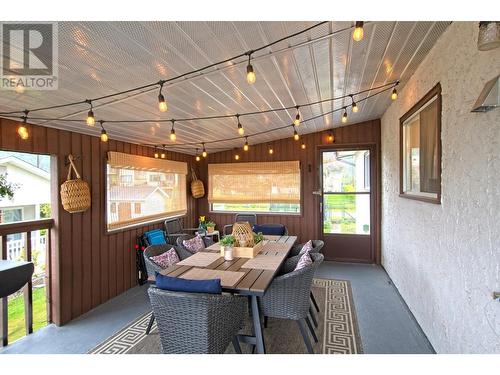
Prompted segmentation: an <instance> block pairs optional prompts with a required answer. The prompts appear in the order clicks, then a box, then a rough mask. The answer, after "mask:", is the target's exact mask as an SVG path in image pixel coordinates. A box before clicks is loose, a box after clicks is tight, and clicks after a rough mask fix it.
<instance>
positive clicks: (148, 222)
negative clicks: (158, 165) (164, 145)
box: [102, 154, 190, 235]
mask: <svg viewBox="0 0 500 375" xmlns="http://www.w3.org/2000/svg"><path fill="white" fill-rule="evenodd" d="M129 155H131V156H141V155H134V154H129ZM182 163H186V165H187V168H190V163H188V162H182ZM108 164H109V160H108V157H106V158H104V163H103V164H102V170H103V173H104V177H105V178H104V184H103V185H104V191H103V194H104V207H103V209H104V220H103V224H104V234H105V235H113V234H115V233H120V232H125V231H128V230H131V229H134V228H142V227H145V226H148V225H153V224H159V223H163V222H165V220H167V219H175V218H185V217H186V216H187V213H184V214H177V213H176V214H172V215H168V214H166V215H165V216H162V217H158V218H152V219H150V220H145V221H140V222H137V223H131V224H129V225H124V226H121V227H119V228H112V229H110V228H109V227H108V211H107V208H108V178H107V176H108V174H107V170H108ZM188 190H189V182H188V175H186V190H185V194H186V210H188V206H189V193H188ZM130 203H134V202H130ZM132 209H133V208H132V207H131V210H132ZM116 210H117V212H118V205H116Z"/></svg>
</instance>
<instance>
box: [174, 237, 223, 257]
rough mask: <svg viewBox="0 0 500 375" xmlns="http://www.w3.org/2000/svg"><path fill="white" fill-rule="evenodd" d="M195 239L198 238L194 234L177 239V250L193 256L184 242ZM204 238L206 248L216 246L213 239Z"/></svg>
mask: <svg viewBox="0 0 500 375" xmlns="http://www.w3.org/2000/svg"><path fill="white" fill-rule="evenodd" d="M194 237H196V235H193V234H185V235H183V236H180V237H177V250H178V251H182V252H183V253H188V254H189V255H193V253H192V252H190V251H189V250H188V249H186V247H185V246H184V244H183V243H182V241H185V240H190V239H192V238H194ZM202 238H203V243H204V244H205V247H209V246H211V245H213V244H214V240H213V239H212V238H211V237H202Z"/></svg>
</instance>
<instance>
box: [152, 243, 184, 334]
mask: <svg viewBox="0 0 500 375" xmlns="http://www.w3.org/2000/svg"><path fill="white" fill-rule="evenodd" d="M172 248H174V249H175V252H176V253H177V255H178V256H179V259H180V260H183V259H186V258H187V257H189V256H191V255H193V254H191V253H190V252H189V251H187V250H186V249H179V248H176V247H174V246H172V245H150V246H148V247H146V249H144V252H143V257H144V263H145V264H146V271H147V272H148V276H154V275H155V273H156V272H161V271H162V270H163V268H161V267H160V266H159V265H158V264H156V263H155V262H153V261H152V260H151V259H150V258H151V257H155V256H157V255H161V254H163V253H165V252H167V251H168V250H170V249H172ZM154 321H155V316H154V314H151V318H149V323H148V327H147V328H146V335H149V333H150V332H151V328H152V327H153V323H154Z"/></svg>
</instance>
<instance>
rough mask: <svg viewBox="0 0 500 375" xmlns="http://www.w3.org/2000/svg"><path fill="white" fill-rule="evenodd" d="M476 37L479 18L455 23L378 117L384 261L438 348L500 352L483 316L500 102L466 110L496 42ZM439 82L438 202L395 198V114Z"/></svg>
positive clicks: (497, 64)
mask: <svg viewBox="0 0 500 375" xmlns="http://www.w3.org/2000/svg"><path fill="white" fill-rule="evenodd" d="M476 41H477V23H475V22H457V23H453V24H452V25H451V26H450V27H449V28H448V29H447V31H446V32H445V33H444V34H443V35H442V36H441V38H440V39H439V40H438V42H437V43H436V45H435V46H434V48H433V49H432V50H431V51H430V53H429V54H428V56H427V57H426V59H425V60H424V61H423V63H422V64H421V65H420V67H419V68H418V69H417V71H416V72H415V74H414V75H413V76H412V77H411V79H410V80H409V82H408V83H407V84H406V86H405V87H404V89H403V90H402V91H401V92H400V96H399V99H398V100H397V101H396V102H394V103H393V104H392V105H391V106H390V107H389V109H388V110H387V111H386V113H385V114H384V116H383V117H382V187H383V188H382V207H383V208H382V263H383V265H384V267H385V268H386V270H387V272H388V273H389V275H390V277H391V278H392V280H393V281H394V283H395V284H396V286H397V288H398V289H399V291H400V293H401V295H402V296H403V298H404V299H405V301H406V303H407V304H408V306H409V307H410V309H411V311H412V312H413V314H414V315H415V317H416V319H417V320H418V322H419V323H420V325H421V326H422V328H423V330H424V332H425V333H426V334H427V336H428V337H429V339H430V341H431V343H432V345H433V346H434V348H435V349H436V351H437V352H438V353H457V352H466V353H470V352H474V353H486V352H488V353H500V338H499V337H497V336H496V335H495V334H494V333H493V332H492V330H491V329H490V328H489V326H488V324H487V321H486V319H485V314H484V307H485V305H486V304H487V303H489V302H490V301H491V300H492V297H491V293H492V291H493V290H497V291H500V109H496V110H493V111H490V112H488V113H479V114H478V113H470V109H471V107H472V105H473V104H474V102H475V100H476V99H477V97H478V95H479V93H480V92H481V90H482V88H483V85H484V83H485V82H486V81H488V80H490V79H491V78H493V77H494V76H495V75H497V74H499V73H500V49H496V50H493V51H488V52H479V51H478V50H477V47H476ZM438 82H441V86H442V102H443V114H442V144H443V161H442V167H443V171H442V194H443V195H442V204H441V205H435V204H429V203H423V202H418V201H413V200H409V199H404V198H400V197H398V193H399V118H400V117H401V116H402V115H403V114H404V113H405V112H406V111H408V109H410V108H411V106H412V105H413V104H414V103H415V102H416V101H418V99H420V98H421V97H422V96H423V95H424V94H425V93H426V92H427V91H429V90H430V89H431V88H432V87H433V86H434V85H435V84H436V83H438ZM497 309H498V310H497V311H496V314H500V304H498V307H497Z"/></svg>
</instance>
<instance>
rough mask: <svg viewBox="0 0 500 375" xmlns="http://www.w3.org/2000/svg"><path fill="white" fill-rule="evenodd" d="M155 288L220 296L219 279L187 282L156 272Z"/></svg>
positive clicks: (186, 280)
mask: <svg viewBox="0 0 500 375" xmlns="http://www.w3.org/2000/svg"><path fill="white" fill-rule="evenodd" d="M156 287H158V288H160V289H165V290H171V291H174V292H188V293H210V294H221V293H222V287H221V285H220V279H213V280H189V279H181V278H180V277H170V276H164V275H162V274H161V273H158V272H156Z"/></svg>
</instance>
